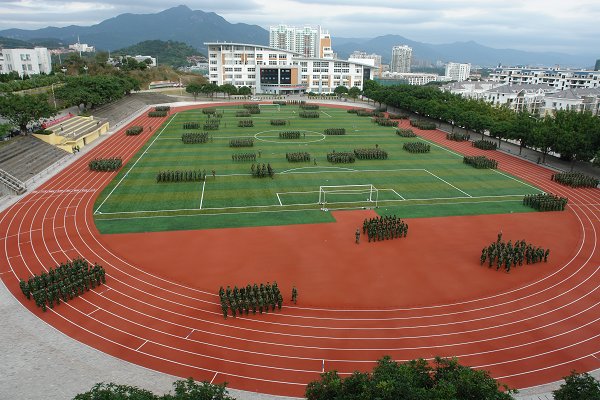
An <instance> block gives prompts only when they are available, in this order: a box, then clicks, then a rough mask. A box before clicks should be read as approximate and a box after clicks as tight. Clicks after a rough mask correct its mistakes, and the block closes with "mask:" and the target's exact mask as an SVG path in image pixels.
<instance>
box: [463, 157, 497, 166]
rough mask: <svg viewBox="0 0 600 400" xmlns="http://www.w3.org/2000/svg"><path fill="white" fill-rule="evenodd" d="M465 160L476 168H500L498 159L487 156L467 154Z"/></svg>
mask: <svg viewBox="0 0 600 400" xmlns="http://www.w3.org/2000/svg"><path fill="white" fill-rule="evenodd" d="M463 162H464V163H465V164H467V165H470V166H472V167H475V168H491V169H496V168H498V161H496V160H493V159H491V158H487V157H486V156H465V157H464V158H463Z"/></svg>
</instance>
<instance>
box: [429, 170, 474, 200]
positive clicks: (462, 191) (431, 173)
mask: <svg viewBox="0 0 600 400" xmlns="http://www.w3.org/2000/svg"><path fill="white" fill-rule="evenodd" d="M425 171H426V172H427V173H428V174H430V175H432V176H434V177H436V178H437V179H439V180H440V181H442V182H444V183H445V184H446V185H450V186H452V187H453V188H454V189H456V190H458V191H459V192H461V193H463V194H466V195H467V196H469V197H473V196H471V195H470V194H469V193H467V192H465V191H464V190H461V189H459V188H457V187H456V186H454V185H453V184H451V183H450V182H448V181H447V180H445V179H442V178H440V177H439V176H437V175H436V174H434V173H433V172H430V171H429V170H425Z"/></svg>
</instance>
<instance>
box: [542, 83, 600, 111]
mask: <svg viewBox="0 0 600 400" xmlns="http://www.w3.org/2000/svg"><path fill="white" fill-rule="evenodd" d="M558 110H575V111H579V112H583V111H585V112H590V113H592V114H593V115H600V89H599V88H593V89H581V88H577V89H566V90H561V91H558V92H555V93H548V94H546V97H545V99H544V108H543V110H542V115H545V114H551V113H553V112H555V111H558Z"/></svg>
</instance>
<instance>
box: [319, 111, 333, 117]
mask: <svg viewBox="0 0 600 400" xmlns="http://www.w3.org/2000/svg"><path fill="white" fill-rule="evenodd" d="M321 113H323V114H325V115H327V116H328V117H329V118H333V117H332V116H331V115H329V114H327V113H326V112H325V111H323V110H321Z"/></svg>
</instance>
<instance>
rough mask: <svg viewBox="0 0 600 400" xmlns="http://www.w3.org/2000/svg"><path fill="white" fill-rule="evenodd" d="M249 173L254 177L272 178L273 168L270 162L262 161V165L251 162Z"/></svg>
mask: <svg viewBox="0 0 600 400" xmlns="http://www.w3.org/2000/svg"><path fill="white" fill-rule="evenodd" d="M250 173H251V174H252V176H253V177H255V178H266V177H270V178H273V176H274V175H275V170H274V169H273V168H272V167H271V164H270V163H267V164H266V165H265V163H263V164H262V166H261V165H260V164H256V165H254V163H253V164H252V166H250Z"/></svg>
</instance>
